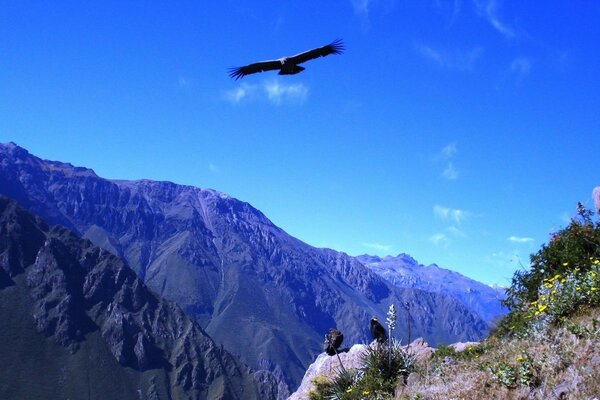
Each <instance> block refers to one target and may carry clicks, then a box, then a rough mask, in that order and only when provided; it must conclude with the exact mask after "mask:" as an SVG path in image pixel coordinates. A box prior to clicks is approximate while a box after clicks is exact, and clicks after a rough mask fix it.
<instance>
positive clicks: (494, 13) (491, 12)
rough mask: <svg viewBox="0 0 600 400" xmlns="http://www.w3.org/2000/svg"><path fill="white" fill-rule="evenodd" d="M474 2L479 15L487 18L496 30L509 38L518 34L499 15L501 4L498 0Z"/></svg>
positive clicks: (475, 0) (476, 0) (474, 0)
mask: <svg viewBox="0 0 600 400" xmlns="http://www.w3.org/2000/svg"><path fill="white" fill-rule="evenodd" d="M473 3H474V4H475V8H476V9H477V12H478V13H479V15H480V16H482V17H483V18H485V19H486V20H487V21H488V22H489V23H490V24H491V25H492V27H493V28H494V29H495V30H496V31H498V32H500V33H501V34H502V35H503V36H504V37H506V38H508V39H512V38H514V37H515V36H516V34H515V31H514V30H513V29H511V28H509V27H508V26H507V25H506V24H505V23H503V22H502V21H500V17H499V16H498V10H499V8H500V4H499V1H498V0H473Z"/></svg>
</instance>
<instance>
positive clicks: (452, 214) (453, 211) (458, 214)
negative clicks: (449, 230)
mask: <svg viewBox="0 0 600 400" xmlns="http://www.w3.org/2000/svg"><path fill="white" fill-rule="evenodd" d="M433 214H434V215H435V216H436V217H438V218H439V219H441V220H442V221H453V222H455V223H457V224H460V223H461V222H462V221H464V219H465V218H467V217H469V216H470V215H471V213H470V212H469V211H466V210H461V209H458V208H449V207H444V206H441V205H439V204H436V205H435V206H433Z"/></svg>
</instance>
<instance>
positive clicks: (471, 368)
mask: <svg viewBox="0 0 600 400" xmlns="http://www.w3.org/2000/svg"><path fill="white" fill-rule="evenodd" d="M479 346H481V347H480V349H479V351H469V352H468V353H465V354H463V353H459V354H456V355H454V356H447V357H435V356H434V357H432V358H429V359H427V360H424V361H422V362H421V363H420V364H419V366H418V370H417V371H416V372H414V373H413V374H411V376H410V377H409V379H408V383H407V385H406V386H404V385H401V386H398V388H397V390H396V399H402V400H413V399H421V400H434V399H435V400H437V399H440V400H442V399H443V400H449V399H461V400H470V399H473V400H482V399H540V400H542V399H543V400H549V399H573V400H575V399H577V400H581V399H600V381H599V380H598V377H600V308H596V309H593V310H586V311H585V312H580V313H579V315H577V316H574V317H571V318H569V319H568V320H567V321H564V322H563V323H562V324H561V326H559V327H549V328H543V329H539V330H538V331H536V332H532V333H530V334H529V335H528V336H527V337H525V338H512V339H498V338H488V339H486V340H485V341H484V342H483V343H482V344H480V345H479Z"/></svg>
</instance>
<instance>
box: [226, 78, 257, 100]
mask: <svg viewBox="0 0 600 400" xmlns="http://www.w3.org/2000/svg"><path fill="white" fill-rule="evenodd" d="M255 91H256V86H254V85H249V84H247V83H245V82H243V83H241V84H240V85H239V86H238V87H236V88H234V89H231V90H228V91H226V92H225V98H226V99H227V100H228V101H230V102H232V103H236V104H237V103H239V102H240V101H242V100H243V99H245V98H247V97H248V96H250V95H251V94H252V93H254V92H255Z"/></svg>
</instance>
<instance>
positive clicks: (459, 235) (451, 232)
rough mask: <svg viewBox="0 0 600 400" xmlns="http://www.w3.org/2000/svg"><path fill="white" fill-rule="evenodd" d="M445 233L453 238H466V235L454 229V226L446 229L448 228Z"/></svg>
mask: <svg viewBox="0 0 600 400" xmlns="http://www.w3.org/2000/svg"><path fill="white" fill-rule="evenodd" d="M446 231H448V232H449V233H450V234H451V235H452V236H454V237H461V238H464V237H466V236H467V235H466V234H465V233H464V232H463V231H462V230H460V229H458V228H457V227H455V226H450V227H448V228H447V229H446Z"/></svg>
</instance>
